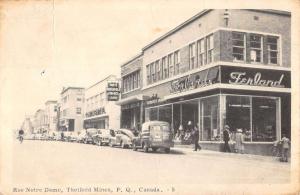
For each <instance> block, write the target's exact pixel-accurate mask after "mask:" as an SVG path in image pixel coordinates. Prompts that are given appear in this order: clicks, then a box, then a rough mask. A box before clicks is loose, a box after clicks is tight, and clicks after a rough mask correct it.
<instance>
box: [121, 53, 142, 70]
mask: <svg viewBox="0 0 300 195" xmlns="http://www.w3.org/2000/svg"><path fill="white" fill-rule="evenodd" d="M141 56H143V52H142V53H140V54H138V55H136V56H133V57H132V58H130V59H129V60H127V61H126V62H124V63H123V64H121V67H122V66H125V65H127V64H129V63H130V62H132V61H134V60H136V59H138V58H139V57H141Z"/></svg>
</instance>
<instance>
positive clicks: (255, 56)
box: [232, 32, 279, 64]
mask: <svg viewBox="0 0 300 195" xmlns="http://www.w3.org/2000/svg"><path fill="white" fill-rule="evenodd" d="M264 39H266V40H265V41H264ZM278 40H279V38H278V37H276V36H265V37H264V36H263V35H260V34H250V35H249V41H247V40H246V33H243V32H232V56H233V58H234V61H245V60H246V49H247V50H249V51H250V61H251V62H253V63H263V46H264V42H265V44H266V48H267V51H266V52H267V54H268V55H267V58H268V64H278V61H279V60H278V59H279V52H278ZM247 42H248V44H249V46H247V47H246V45H247V44H246V43H247Z"/></svg>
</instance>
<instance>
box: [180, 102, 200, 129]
mask: <svg viewBox="0 0 300 195" xmlns="http://www.w3.org/2000/svg"><path fill="white" fill-rule="evenodd" d="M181 104H182V126H183V129H184V130H187V129H188V123H189V121H191V125H192V126H193V127H195V126H196V125H197V124H198V116H199V115H198V100H193V101H187V102H183V103H181Z"/></svg>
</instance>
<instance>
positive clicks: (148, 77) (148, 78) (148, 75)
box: [124, 64, 150, 91]
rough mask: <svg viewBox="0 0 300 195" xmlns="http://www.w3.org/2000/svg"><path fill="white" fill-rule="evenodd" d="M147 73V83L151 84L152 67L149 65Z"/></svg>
mask: <svg viewBox="0 0 300 195" xmlns="http://www.w3.org/2000/svg"><path fill="white" fill-rule="evenodd" d="M146 72H147V83H148V84H150V65H149V64H148V65H147V66H146ZM124 91H125V90H124Z"/></svg>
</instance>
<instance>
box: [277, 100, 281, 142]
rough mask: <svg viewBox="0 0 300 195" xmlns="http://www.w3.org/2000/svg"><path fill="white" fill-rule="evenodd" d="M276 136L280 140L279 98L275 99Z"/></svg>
mask: <svg viewBox="0 0 300 195" xmlns="http://www.w3.org/2000/svg"><path fill="white" fill-rule="evenodd" d="M276 123H277V124H276V138H277V140H281V98H278V99H277V101H276Z"/></svg>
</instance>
